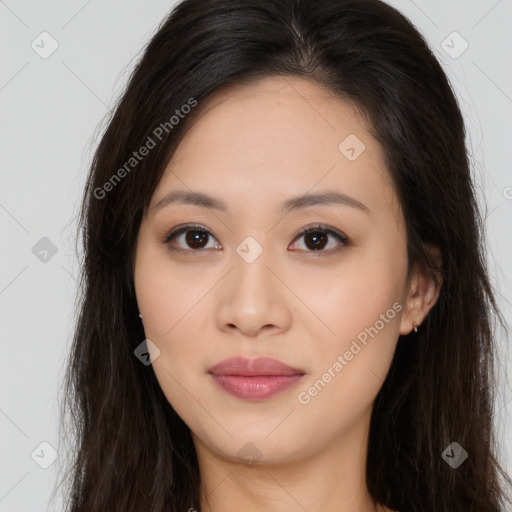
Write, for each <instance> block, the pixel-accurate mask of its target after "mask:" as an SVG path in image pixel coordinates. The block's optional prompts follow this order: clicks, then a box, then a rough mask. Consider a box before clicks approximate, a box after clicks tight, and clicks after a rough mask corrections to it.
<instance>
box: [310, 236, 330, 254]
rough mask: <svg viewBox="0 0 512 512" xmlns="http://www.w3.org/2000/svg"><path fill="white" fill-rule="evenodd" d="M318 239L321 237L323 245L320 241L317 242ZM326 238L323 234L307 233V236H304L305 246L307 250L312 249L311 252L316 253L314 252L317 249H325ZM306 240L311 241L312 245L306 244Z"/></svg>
mask: <svg viewBox="0 0 512 512" xmlns="http://www.w3.org/2000/svg"><path fill="white" fill-rule="evenodd" d="M320 237H323V238H324V240H323V242H324V243H322V241H319V238H320ZM326 238H327V237H326V236H325V233H319V232H316V233H308V234H307V235H306V245H307V247H308V248H309V249H313V250H315V251H316V250H318V249H322V248H324V247H325V243H326ZM308 240H313V243H312V245H310V244H309V243H308Z"/></svg>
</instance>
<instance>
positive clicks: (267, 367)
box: [208, 356, 305, 376]
mask: <svg viewBox="0 0 512 512" xmlns="http://www.w3.org/2000/svg"><path fill="white" fill-rule="evenodd" d="M208 371H209V373H213V374H214V375H240V376H251V375H304V373H305V372H304V371H303V370H300V369H298V368H293V367H291V366H289V365H287V364H285V363H283V362H281V361H278V360H277V359H273V358H271V357H257V358H252V359H251V358H247V357H243V356H236V357H230V358H229V359H224V360H223V361H221V362H220V363H217V364H215V365H214V366H212V367H211V368H210V369H209V370H208Z"/></svg>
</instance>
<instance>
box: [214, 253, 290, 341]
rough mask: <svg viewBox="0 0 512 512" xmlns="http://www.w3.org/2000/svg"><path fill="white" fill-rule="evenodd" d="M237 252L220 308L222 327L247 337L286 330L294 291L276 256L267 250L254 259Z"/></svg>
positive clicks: (226, 281)
mask: <svg viewBox="0 0 512 512" xmlns="http://www.w3.org/2000/svg"><path fill="white" fill-rule="evenodd" d="M249 261H250V260H245V259H244V258H243V257H241V256H239V254H238V253H237V252H234V253H233V267H234V268H232V270H231V272H229V274H228V275H227V276H226V278H225V280H224V283H223V285H222V288H221V294H220V300H219V302H218V309H217V324H218V328H219V329H221V330H224V331H228V332H231V333H234V332H235V331H238V332H239V333H241V334H243V335H244V336H246V337H256V336H258V335H260V333H263V332H264V333H265V335H270V334H276V333H279V332H281V331H286V330H287V329H288V328H289V326H290V323H291V318H292V314H291V311H290V308H289V304H288V301H290V300H292V297H293V294H292V293H291V292H290V290H289V289H288V288H287V286H286V284H285V283H284V282H283V281H286V280H285V279H283V276H282V274H283V272H282V271H281V270H280V266H279V265H277V264H276V262H275V260H272V261H271V258H270V257H268V253H267V251H265V250H264V251H263V252H262V253H261V254H260V255H259V256H258V257H257V258H256V259H255V260H254V261H252V262H249Z"/></svg>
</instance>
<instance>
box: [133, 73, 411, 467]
mask: <svg viewBox="0 0 512 512" xmlns="http://www.w3.org/2000/svg"><path fill="white" fill-rule="evenodd" d="M197 108H203V113H202V116H201V117H200V118H199V119H198V121H197V122H196V123H195V124H193V125H192V127H191V128H190V130H189V131H188V132H187V134H186V136H185V138H184V139H183V141H182V142H181V144H180V145H179V147H178V149H177V151H176V152H175V153H174V155H173V157H172V159H171V161H170V162H169V164H168V167H167V169H166V172H165V174H164V176H163V178H162V179H161V181H160V183H159V185H158V187H157V188H156V190H155V192H154V196H153V198H152V201H151V204H150V207H149V209H148V211H147V213H146V214H145V217H144V219H143V221H142V224H141V227H140V232H139V236H138V240H137V247H136V259H135V288H136V294H137V301H138V306H139V310H140V312H141V314H142V317H143V325H144V329H145V334H146V338H147V339H149V340H151V342H152V344H154V345H152V346H153V347H157V348H158V351H157V350H155V349H152V350H150V351H151V354H152V360H153V369H154V371H155V374H156V376H157V379H158V382H159V383H160V386H161V388H162V390H163V392H164V394H165V396H166V397H167V399H168V401H169V403H170V404H171V405H172V407H173V408H174V409H175V410H176V412H177V413H178V414H179V415H180V417H181V418H182V419H183V421H184V422H185V423H186V424H187V425H188V426H189V427H190V429H191V432H192V435H193V439H194V442H195V443H196V447H202V449H204V450H207V451H209V452H210V453H212V454H215V455H216V456H219V457H222V458H224V459H229V460H232V461H236V460H248V459H247V458H249V459H251V458H252V459H253V460H255V459H258V460H259V461H260V462H265V461H266V462H273V463H275V462H279V461H281V462H285V461H288V462H289V461H296V460H298V459H300V458H301V457H307V456H308V455H311V454H314V453H318V452H320V451H322V450H328V449H329V447H330V446H333V445H334V444H336V443H337V442H339V440H340V439H349V438H350V436H351V435H353V434H354V433H355V432H363V431H364V429H365V428H367V427H368V421H369V417H370V413H371V408H372V404H373V401H374V399H375V397H376V395H377V393H378V391H379V389H380V388H381V386H382V383H383V380H384V378H385V376H386V373H387V371H388V369H389V366H390V363H391V360H392V357H393V353H394V350H395V346H396V342H397V339H398V335H399V334H400V333H406V332H409V331H410V321H408V322H407V323H406V322H405V320H404V318H405V315H404V311H405V310H406V308H405V304H404V302H405V301H406V299H407V292H408V290H407V289H406V286H407V283H406V274H407V249H406V238H405V223H404V219H403V216H402V212H401V209H400V205H399V203H398V200H397V197H396V194H395V191H394V189H393V185H392V183H391V181H390V178H389V176H388V174H387V172H386V169H385V167H384V163H383V158H382V153H381V149H380V147H379V146H378V144H377V142H376V141H375V140H374V139H373V138H372V137H371V136H370V133H369V126H368V125H366V124H365V123H366V122H365V120H364V119H363V118H362V117H361V116H360V115H359V113H358V112H357V110H356V109H355V108H354V107H352V106H351V105H350V104H348V103H345V102H343V101H341V100H339V99H337V98H335V97H334V96H332V95H331V94H330V93H329V92H327V91H325V90H324V89H321V88H319V86H317V85H313V84H311V83H309V82H306V81H303V80H300V79H296V78H286V79H285V78H284V77H280V78H276V77H274V78H266V79H264V80H260V81H258V82H256V83H253V84H251V85H245V86H236V87H235V86H230V87H229V88H226V89H224V90H222V91H221V92H218V93H216V94H215V95H214V96H211V97H210V98H209V99H208V102H207V103H206V102H205V103H204V104H203V105H201V104H200V105H199V106H198V107H197ZM175 192H181V193H183V194H191V193H194V194H203V195H205V196H206V195H207V196H209V197H211V198H212V203H207V202H206V201H205V197H204V196H200V198H201V200H198V197H199V196H197V197H196V201H193V200H190V201H188V200H187V199H186V198H185V195H182V196H179V197H181V199H179V198H178V199H177V198H176V197H178V196H175V199H174V200H171V197H170V196H169V194H172V193H175ZM322 198H323V200H322ZM187 226H188V227H187ZM309 228H311V229H310V231H309V232H306V233H304V231H305V230H308V229H309ZM150 346H151V345H150ZM233 357H238V358H239V357H241V358H242V359H241V360H240V359H237V360H235V361H234V362H233V361H232V362H229V361H228V362H227V363H226V364H224V365H222V364H221V365H220V368H219V366H218V365H219V363H222V362H223V361H225V360H227V359H230V358H233ZM259 358H272V359H274V360H277V361H278V362H275V361H274V362H272V361H271V362H269V361H268V360H265V359H259ZM216 365H217V369H215V368H214V367H215V366H216Z"/></svg>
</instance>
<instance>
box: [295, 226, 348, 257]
mask: <svg viewBox="0 0 512 512" xmlns="http://www.w3.org/2000/svg"><path fill="white" fill-rule="evenodd" d="M333 237H334V238H337V239H338V241H339V242H341V244H342V246H346V245H348V239H347V237H346V236H344V235H342V234H341V233H339V232H337V231H334V230H333V229H329V228H326V227H323V226H321V225H318V226H314V227H310V228H307V229H305V230H303V231H302V232H301V233H299V235H298V236H297V237H296V240H297V239H299V238H303V239H304V247H305V249H301V250H305V251H307V252H314V251H319V252H333V251H331V250H324V249H325V247H326V246H328V244H329V243H330V238H333ZM339 245H340V244H339V243H338V244H336V243H335V244H334V251H336V250H337V249H336V247H339ZM331 248H332V247H331Z"/></svg>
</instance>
